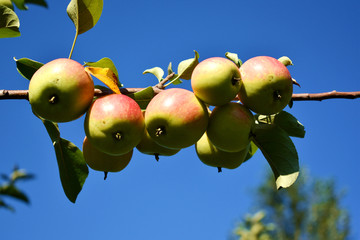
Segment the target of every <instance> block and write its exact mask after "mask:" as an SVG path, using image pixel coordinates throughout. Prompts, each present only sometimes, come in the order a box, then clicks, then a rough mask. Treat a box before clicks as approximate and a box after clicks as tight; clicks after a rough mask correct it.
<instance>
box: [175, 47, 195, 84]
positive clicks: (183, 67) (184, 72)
mask: <svg viewBox="0 0 360 240" xmlns="http://www.w3.org/2000/svg"><path fill="white" fill-rule="evenodd" d="M194 52H195V57H194V58H190V59H187V60H184V61H182V62H180V63H179V65H178V75H179V78H181V79H185V80H190V79H191V74H192V72H193V71H194V68H195V67H196V65H198V64H199V53H198V52H197V51H194Z"/></svg>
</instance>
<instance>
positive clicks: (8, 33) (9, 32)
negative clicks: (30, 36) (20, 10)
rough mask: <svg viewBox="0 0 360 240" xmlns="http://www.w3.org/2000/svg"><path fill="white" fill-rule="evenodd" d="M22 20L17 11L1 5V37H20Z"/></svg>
mask: <svg viewBox="0 0 360 240" xmlns="http://www.w3.org/2000/svg"><path fill="white" fill-rule="evenodd" d="M19 27H20V21H19V18H18V16H17V15H16V13H15V12H14V11H13V10H12V9H10V8H8V7H6V6H3V5H0V38H11V37H19V36H20V35H21V34H20V30H19Z"/></svg>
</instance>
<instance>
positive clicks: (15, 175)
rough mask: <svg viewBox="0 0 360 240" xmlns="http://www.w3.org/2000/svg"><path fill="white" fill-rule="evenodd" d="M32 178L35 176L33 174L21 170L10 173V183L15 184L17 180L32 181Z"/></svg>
mask: <svg viewBox="0 0 360 240" xmlns="http://www.w3.org/2000/svg"><path fill="white" fill-rule="evenodd" d="M34 177H35V176H34V175H33V174H29V173H27V172H26V171H25V170H23V169H17V170H14V171H13V172H12V173H11V176H10V179H11V180H10V181H11V182H12V183H15V182H16V181H18V180H30V179H34Z"/></svg>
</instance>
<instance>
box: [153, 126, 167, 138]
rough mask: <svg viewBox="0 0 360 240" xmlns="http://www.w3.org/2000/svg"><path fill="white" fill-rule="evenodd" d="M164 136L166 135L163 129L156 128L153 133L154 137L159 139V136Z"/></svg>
mask: <svg viewBox="0 0 360 240" xmlns="http://www.w3.org/2000/svg"><path fill="white" fill-rule="evenodd" d="M165 134H166V131H165V127H158V128H157V129H156V131H155V136H156V137H160V136H161V135H165Z"/></svg>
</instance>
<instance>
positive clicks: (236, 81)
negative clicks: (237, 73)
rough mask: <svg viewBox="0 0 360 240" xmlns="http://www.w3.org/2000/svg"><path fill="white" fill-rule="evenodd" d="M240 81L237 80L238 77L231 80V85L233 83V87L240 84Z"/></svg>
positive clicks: (239, 79)
mask: <svg viewBox="0 0 360 240" xmlns="http://www.w3.org/2000/svg"><path fill="white" fill-rule="evenodd" d="M240 81H241V78H237V77H233V78H232V79H231V83H232V85H233V86H235V85H237V84H239V83H240Z"/></svg>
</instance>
